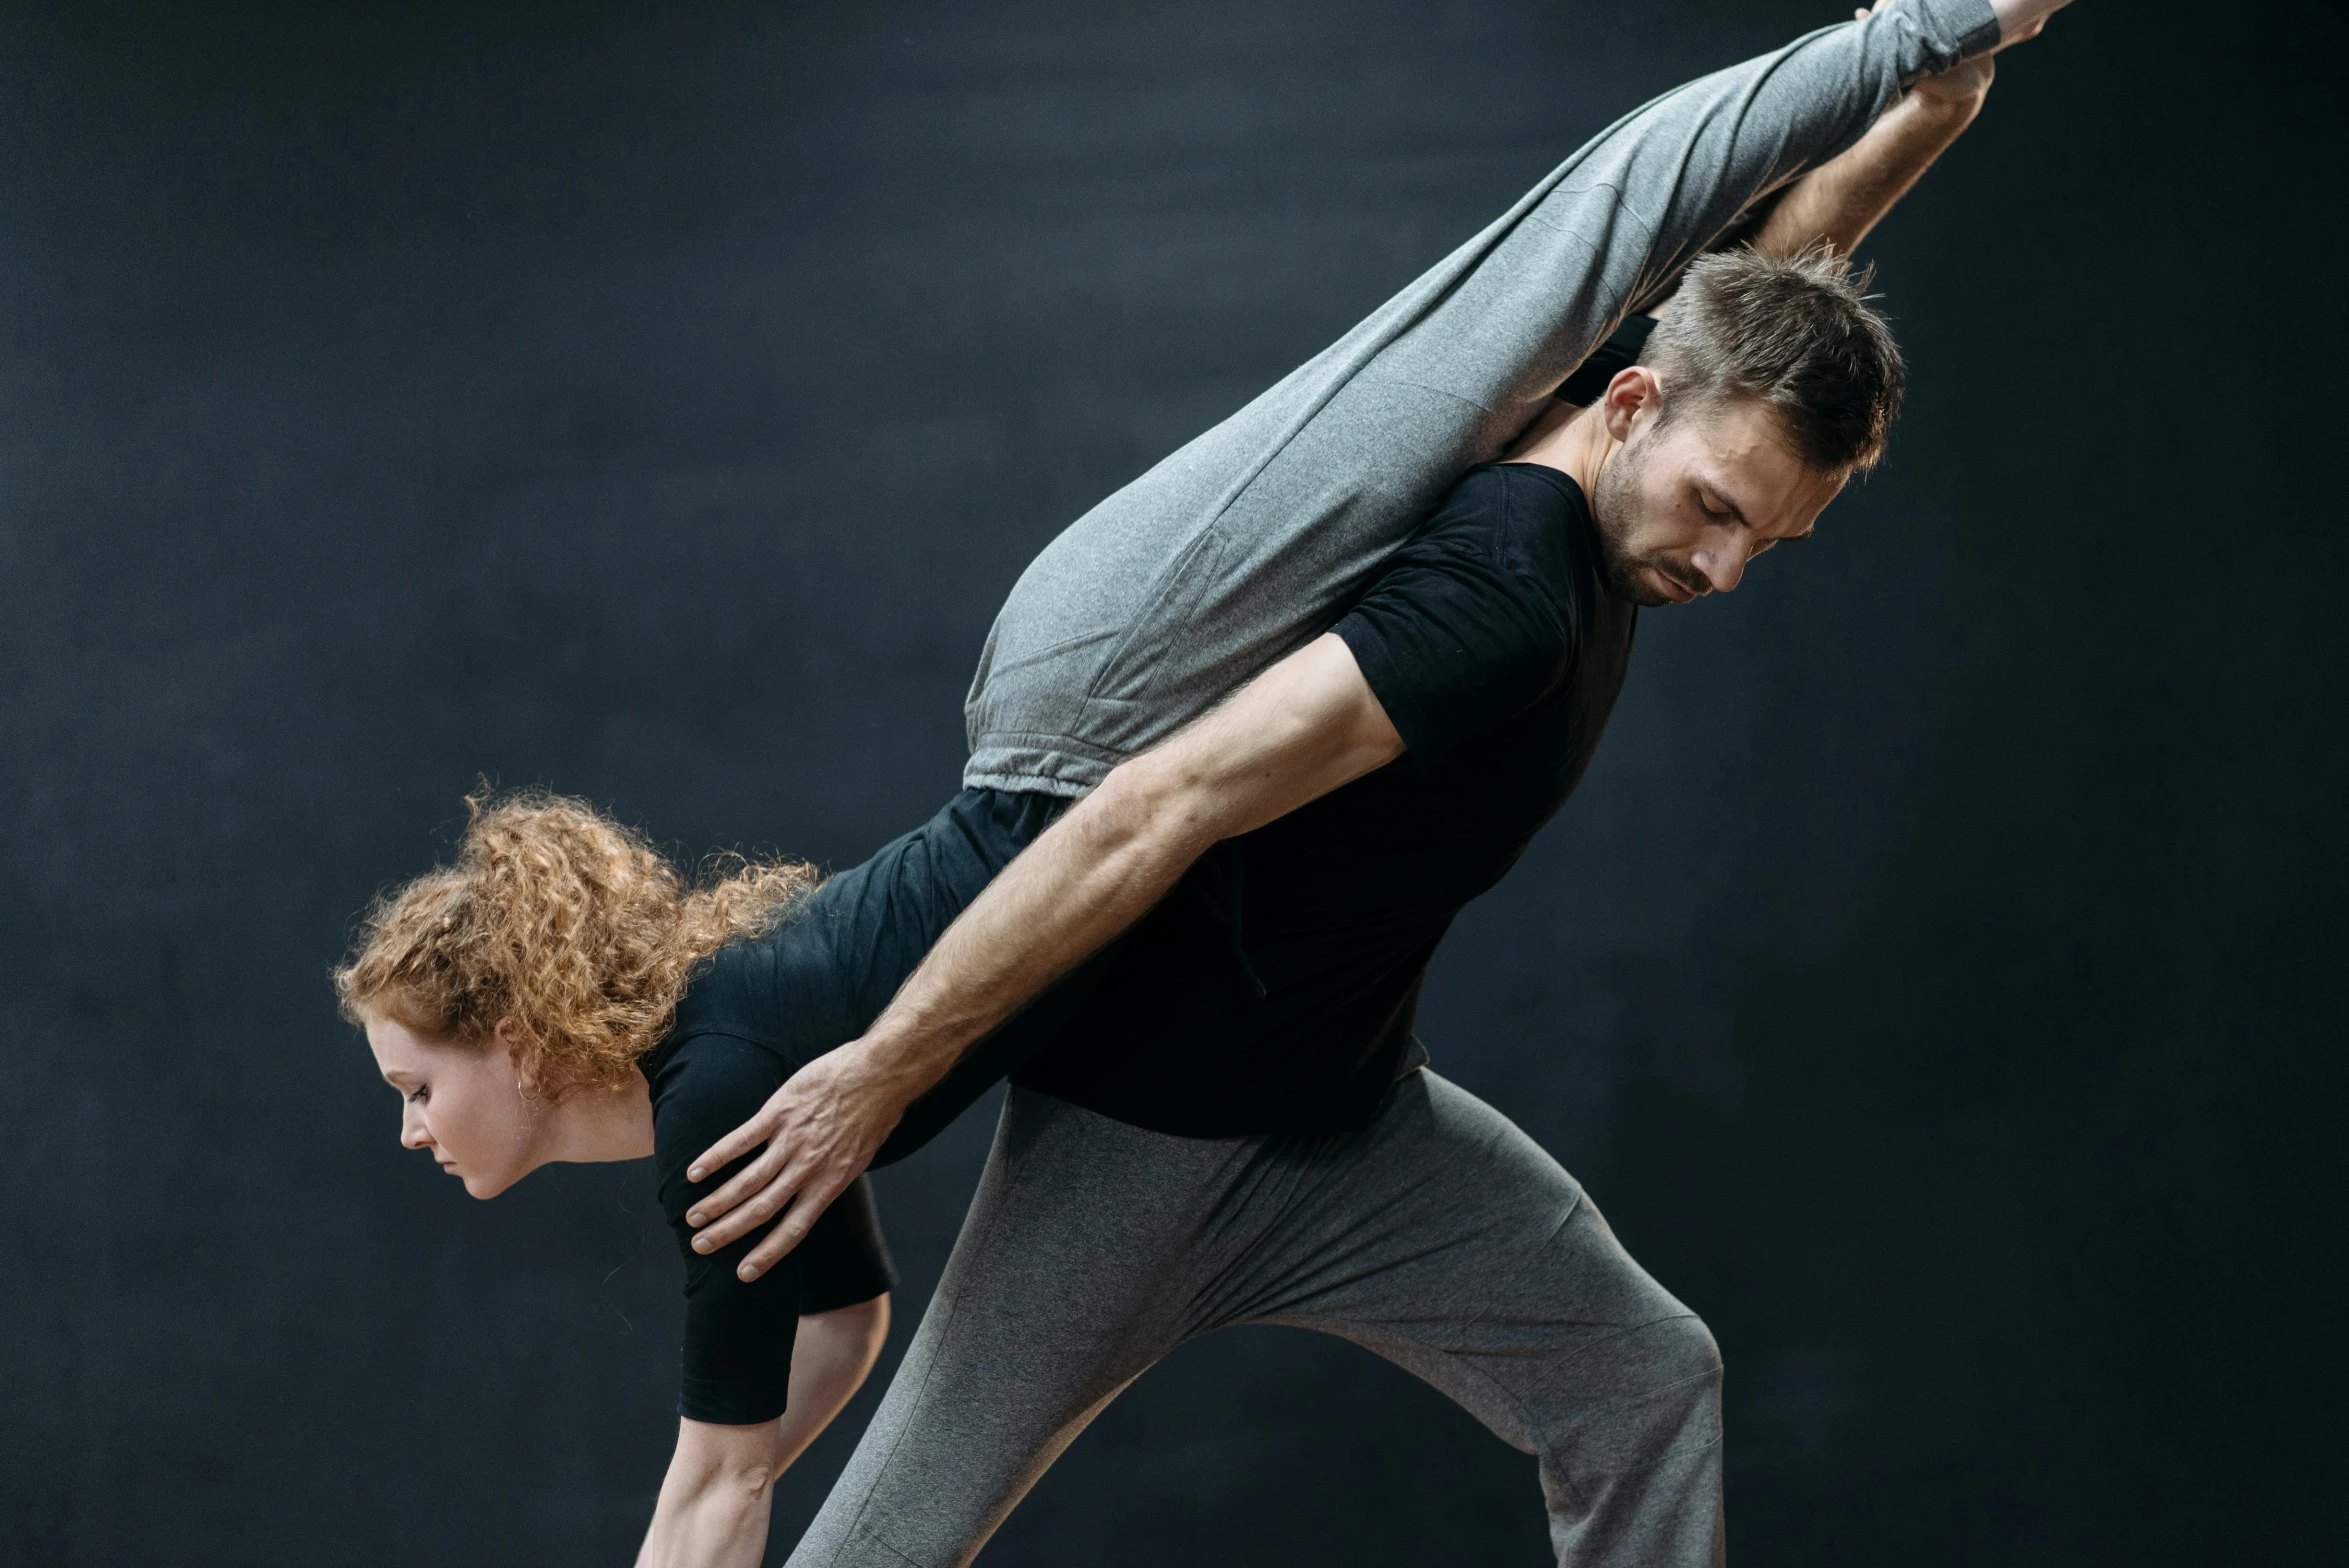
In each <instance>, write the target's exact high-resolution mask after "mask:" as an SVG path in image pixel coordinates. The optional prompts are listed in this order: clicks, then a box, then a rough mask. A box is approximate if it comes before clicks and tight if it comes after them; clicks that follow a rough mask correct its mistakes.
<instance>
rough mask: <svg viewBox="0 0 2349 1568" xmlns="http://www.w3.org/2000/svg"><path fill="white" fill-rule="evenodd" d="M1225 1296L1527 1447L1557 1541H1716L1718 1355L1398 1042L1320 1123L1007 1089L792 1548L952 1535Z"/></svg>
mask: <svg viewBox="0 0 2349 1568" xmlns="http://www.w3.org/2000/svg"><path fill="white" fill-rule="evenodd" d="M1236 1323H1283V1324H1290V1325H1294V1326H1297V1327H1302V1328H1313V1329H1320V1330H1322V1331H1323V1332H1325V1333H1330V1334H1336V1335H1339V1336H1341V1337H1342V1338H1345V1339H1350V1340H1352V1341H1354V1342H1355V1343H1356V1344H1358V1345H1362V1346H1364V1347H1366V1348H1368V1349H1370V1350H1375V1351H1377V1352H1378V1353H1379V1354H1380V1355H1382V1356H1385V1357H1386V1358H1387V1359H1388V1360H1390V1361H1393V1362H1394V1363H1396V1364H1397V1365H1398V1366H1401V1367H1404V1368H1406V1369H1408V1370H1409V1371H1411V1372H1414V1373H1416V1374H1418V1375H1419V1376H1420V1377H1422V1378H1424V1379H1426V1380H1427V1381H1428V1382H1429V1383H1432V1384H1434V1385H1435V1386H1436V1387H1437V1388H1439V1389H1441V1390H1442V1391H1443V1392H1444V1393H1446V1394H1448V1395H1450V1396H1451V1397H1452V1398H1453V1399H1454V1400H1456V1401H1458V1402H1459V1403H1460V1404H1461V1405H1462V1406H1464V1407H1465V1408H1466V1409H1468V1410H1469V1411H1470V1412H1472V1413H1473V1414H1474V1415H1475V1416H1476V1417H1477V1419H1479V1420H1481V1421H1482V1422H1484V1424H1485V1425H1486V1426H1487V1427H1489V1428H1491V1429H1492V1431H1493V1432H1495V1433H1496V1434H1498V1435H1499V1436H1500V1437H1501V1438H1502V1439H1503V1440H1504V1441H1506V1442H1508V1443H1510V1444H1511V1445H1512V1446H1514V1447H1516V1448H1518V1449H1520V1450H1522V1451H1524V1452H1527V1453H1531V1454H1534V1455H1536V1456H1537V1457H1538V1459H1539V1461H1540V1474H1541V1483H1542V1491H1543V1494H1544V1497H1545V1498H1546V1500H1547V1503H1548V1506H1549V1515H1550V1534H1551V1539H1552V1541H1553V1543H1554V1544H1555V1546H1556V1549H1557V1553H1558V1559H1559V1561H1560V1562H1561V1563H1569V1564H1573V1565H1575V1568H1598V1565H1601V1564H1605V1565H1609V1568H1615V1565H1620V1568H1634V1565H1637V1568H1681V1565H1691V1568H1694V1565H1702V1564H1711V1563H1718V1562H1720V1561H1721V1558H1722V1518H1721V1469H1720V1431H1721V1428H1720V1399H1719V1394H1720V1379H1721V1359H1720V1354H1719V1352H1718V1351H1717V1350H1716V1349H1715V1347H1714V1344H1713V1338H1712V1335H1711V1334H1709V1333H1708V1332H1707V1331H1706V1329H1705V1326H1704V1324H1703V1323H1702V1322H1700V1321H1699V1320H1698V1319H1697V1317H1696V1316H1695V1314H1693V1313H1691V1312H1690V1311H1689V1310H1688V1309H1687V1308H1686V1307H1684V1306H1682V1305H1681V1304H1680V1303H1679V1302H1678V1301H1675V1300H1674V1299H1673V1298H1672V1296H1671V1295H1670V1294H1668V1293H1667V1292H1666V1291H1665V1290H1664V1289H1663V1287H1662V1286H1660V1285H1658V1284H1657V1283H1656V1282H1655V1281H1654V1280H1652V1279H1650V1278H1649V1277H1648V1276H1647V1274H1646V1273H1645V1272H1644V1271H1642V1270H1641V1268H1640V1267H1639V1265H1638V1264H1636V1263H1634V1262H1633V1261H1632V1260H1631V1257H1630V1255H1629V1254H1628V1253H1626V1252H1625V1251H1624V1250H1623V1247H1622V1244H1621V1243H1619V1242H1617V1241H1616V1239H1615V1237H1614V1234H1613V1233H1612V1232H1611V1231H1609V1230H1608V1229H1607V1223H1606V1221H1605V1220H1603V1219H1602V1218H1600V1216H1599V1213H1598V1211H1597V1210H1596V1209H1595V1208H1594V1207H1592V1205H1591V1202H1590V1200H1589V1199H1588V1198H1587V1197H1585V1196H1584V1195H1583V1192H1582V1189H1581V1187H1580V1186H1579V1185H1578V1184H1577V1183H1576V1182H1575V1180H1574V1178H1573V1177H1571V1176H1569V1175H1567V1174H1566V1172H1565V1170H1564V1169H1562V1168H1561V1167H1560V1166H1559V1164H1558V1162H1557V1161H1555V1160H1553V1159H1551V1158H1550V1157H1549V1155H1547V1154H1545V1153H1544V1152H1543V1151H1542V1150H1541V1148H1540V1147H1539V1146H1538V1145H1537V1144H1535V1143H1534V1142H1533V1140H1532V1139H1530V1138H1528V1137H1526V1136H1525V1134H1524V1133H1522V1132H1520V1131H1518V1130H1517V1128H1516V1127H1515V1126H1514V1125H1512V1124H1511V1123H1510V1122H1509V1121H1508V1120H1507V1119H1506V1118H1505V1117H1503V1116H1502V1115H1501V1114H1500V1113H1499V1112H1497V1111H1495V1110H1494V1109H1492V1107H1490V1106H1488V1105H1486V1104H1485V1103H1484V1102H1483V1101H1481V1100H1479V1099H1477V1098H1476V1097H1475V1096H1474V1095H1471V1094H1469V1093H1468V1092H1467V1091H1465V1090H1463V1089H1460V1088H1458V1087H1457V1086H1455V1085H1453V1084H1451V1083H1448V1082H1446V1081H1445V1080H1444V1079H1442V1078H1439V1077H1437V1076H1436V1075H1435V1074H1433V1073H1430V1072H1425V1071H1422V1072H1420V1073H1417V1074H1414V1075H1413V1076H1412V1077H1411V1078H1409V1079H1406V1080H1405V1081H1404V1082H1403V1083H1402V1084H1401V1085H1400V1086H1398V1088H1397V1090H1396V1092H1395V1095H1394V1096H1393V1098H1392V1100H1391V1101H1390V1102H1389V1104H1388V1106H1387V1108H1386V1109H1385V1110H1384V1111H1383V1112H1382V1113H1381V1114H1380V1116H1379V1118H1378V1120H1377V1121H1376V1122H1374V1123H1373V1124H1372V1125H1371V1126H1369V1127H1368V1128H1365V1129H1364V1130H1362V1131H1360V1132H1357V1133H1348V1134H1343V1135H1338V1136H1326V1137H1311V1138H1307V1137H1276V1138H1266V1137H1259V1138H1235V1139H1192V1138H1174V1137H1169V1136H1166V1135H1164V1134H1161V1133H1153V1132H1145V1131H1143V1130H1141V1129H1140V1128H1136V1127H1130V1126H1127V1125H1126V1124H1124V1123H1122V1122H1116V1121H1112V1120H1110V1119H1109V1118H1107V1117H1103V1116H1098V1115H1095V1114H1094V1113H1092V1112H1090V1111H1085V1110H1080V1109H1078V1108H1077V1107H1075V1106H1072V1105H1069V1104H1067V1103H1065V1102H1063V1101H1060V1100H1055V1099H1053V1098H1051V1097H1050V1096H1047V1095H1041V1094H1037V1093H1034V1092H1033V1091H1030V1090H1025V1089H1019V1088H1014V1089H1013V1090H1012V1091H1011V1095H1010V1098H1009V1099H1008V1100H1007V1101H1006V1103H1005V1106H1004V1112H1003V1120H1002V1124H1001V1126H1000V1127H999V1128H998V1129H997V1132H996V1136H995V1147H994V1151H993V1153H992V1154H991V1155H990V1156H989V1158H988V1162H987V1169H986V1174H985V1176H984V1177H983V1178H982V1179H981V1182H980V1185H979V1191H978V1196H977V1197H976V1199H974V1200H973V1202H972V1205H971V1211H970V1215H969V1217H968V1218H967V1219H966V1220H965V1221H964V1223H963V1229H962V1237H961V1239H960V1240H959V1241H958V1242H957V1243H956V1245H955V1250H954V1256H953V1259H952V1261H951V1262H950V1263H949V1264H948V1265H947V1270H946V1275H945V1278H944V1279H943V1280H942V1281H941V1282H940V1284H939V1286H938V1293H937V1295H936V1297H934V1298H933V1299H932V1301H931V1303H930V1307H929V1311H928V1312H927V1313H925V1314H924V1315H923V1318H922V1325H921V1328H920V1331H919V1332H918V1333H917V1334H916V1335H915V1337H914V1342H913V1346H912V1348H911V1349H910V1350H909V1351H908V1352H907V1355H906V1359H905V1364H904V1365H903V1366H902V1367H900V1368H899V1369H898V1373H897V1378H896V1381H895V1382H894V1383H892V1384H891V1386H890V1389H889V1394H888V1397H887V1399H886V1400H884V1401H883V1403H882V1405H881V1408H880V1412H879V1413H878V1414H877V1415H876V1416H875V1417H874V1418H873V1424H872V1426H871V1427H870V1428H869V1429H868V1430H867V1431H866V1433H865V1435H864V1439H863V1441H862V1442H861V1443H859V1444H858V1446H857V1451H856V1455H855V1457H854V1458H853V1459H852V1460H851V1461H850V1462H849V1466H848V1469H847V1471H846V1472H845V1473H844V1474H843V1475H842V1476H841V1478H840V1482H839V1484H838V1485H837V1486H835V1487H834V1488H833V1489H832V1495H831V1497H830V1499H829V1500H828V1501H827V1502H826V1503H825V1505H824V1508H823V1511H822V1512H821V1513H820V1514H818V1515H817V1517H816V1521H815V1523H814V1525H813V1526H812V1527H811V1528H810V1529H809V1531H808V1534H807V1536H806V1538H805V1539H803V1540H802V1541H801V1542H800V1545H799V1549H798V1550H797V1551H796V1552H794V1553H793V1554H792V1557H791V1564H792V1568H819V1565H822V1568H837V1565H848V1564H854V1565H857V1568H907V1565H909V1564H910V1565H917V1568H946V1565H949V1564H962V1563H967V1562H969V1561H970V1560H971V1559H972V1558H973V1557H974V1556H976V1555H977V1553H978V1551H979V1548H980V1547H981V1546H982V1545H984V1544H985V1543H986V1541H987V1538H988V1537H989V1536H990V1535H991V1534H993V1533H994V1531H995V1529H996V1527H997V1526H998V1525H1000V1524H1001V1523H1002V1521H1003V1519H1004V1517H1005V1515H1007V1514H1009V1513H1010V1512H1011V1509H1012V1508H1013V1506H1014V1505H1015V1504H1017V1503H1018V1502H1019V1500H1020V1498H1021V1497H1022V1496H1024V1495H1025V1494H1026V1492H1027V1490H1028V1488H1029V1487H1031V1486H1033V1485H1034V1484H1035V1482H1036V1480H1037V1478H1038V1477H1039V1476H1041V1475H1042V1474H1043V1473H1044V1470H1045V1467H1046V1466H1048V1465H1050V1464H1051V1463H1052V1461H1053V1460H1054V1459H1055V1458H1057V1457H1058V1456H1059V1454H1060V1452H1061V1450H1062V1449H1064V1448H1066V1447H1067V1446H1068V1444H1069V1443H1070V1441H1071V1440H1073V1439H1074V1438H1075V1437H1076V1435H1077V1434H1078V1433H1079V1432H1081V1431H1083V1430H1084V1428H1085V1426H1086V1424H1087V1423H1088V1422H1090V1421H1091V1420H1092V1418H1093V1417H1094V1416H1095V1415H1096V1414H1098V1413H1099V1412H1100V1411H1101V1409H1102V1408H1103V1407H1104V1406H1106V1405H1107V1404H1108V1403H1109V1401H1110V1400H1111V1399H1112V1398H1113V1397H1115V1396H1116V1394H1117V1393H1118V1392H1119V1390H1121V1389H1123V1388H1124V1387H1125V1386H1126V1384H1128V1383H1130V1382H1132V1381H1133V1379H1134V1378H1136V1377H1137V1376H1139V1375H1140V1374H1141V1373H1142V1372H1143V1371H1145V1370H1146V1369H1147V1368H1148V1367H1149V1366H1150V1365H1151V1363H1153V1362H1155V1361H1157V1360H1158V1359H1159V1358H1160V1357H1161V1356H1164V1355H1166V1354H1167V1353H1168V1352H1169V1351H1171V1350H1173V1349H1174V1348H1175V1347H1176V1346H1178V1345H1180V1344H1182V1343H1183V1342H1184V1341H1185V1340H1187V1339H1189V1338H1191V1337H1192V1336H1194V1335H1197V1334H1204V1333H1206V1332H1208V1331H1209V1330H1212V1329H1217V1328H1223V1327H1225V1326H1227V1325H1230V1324H1236Z"/></svg>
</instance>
